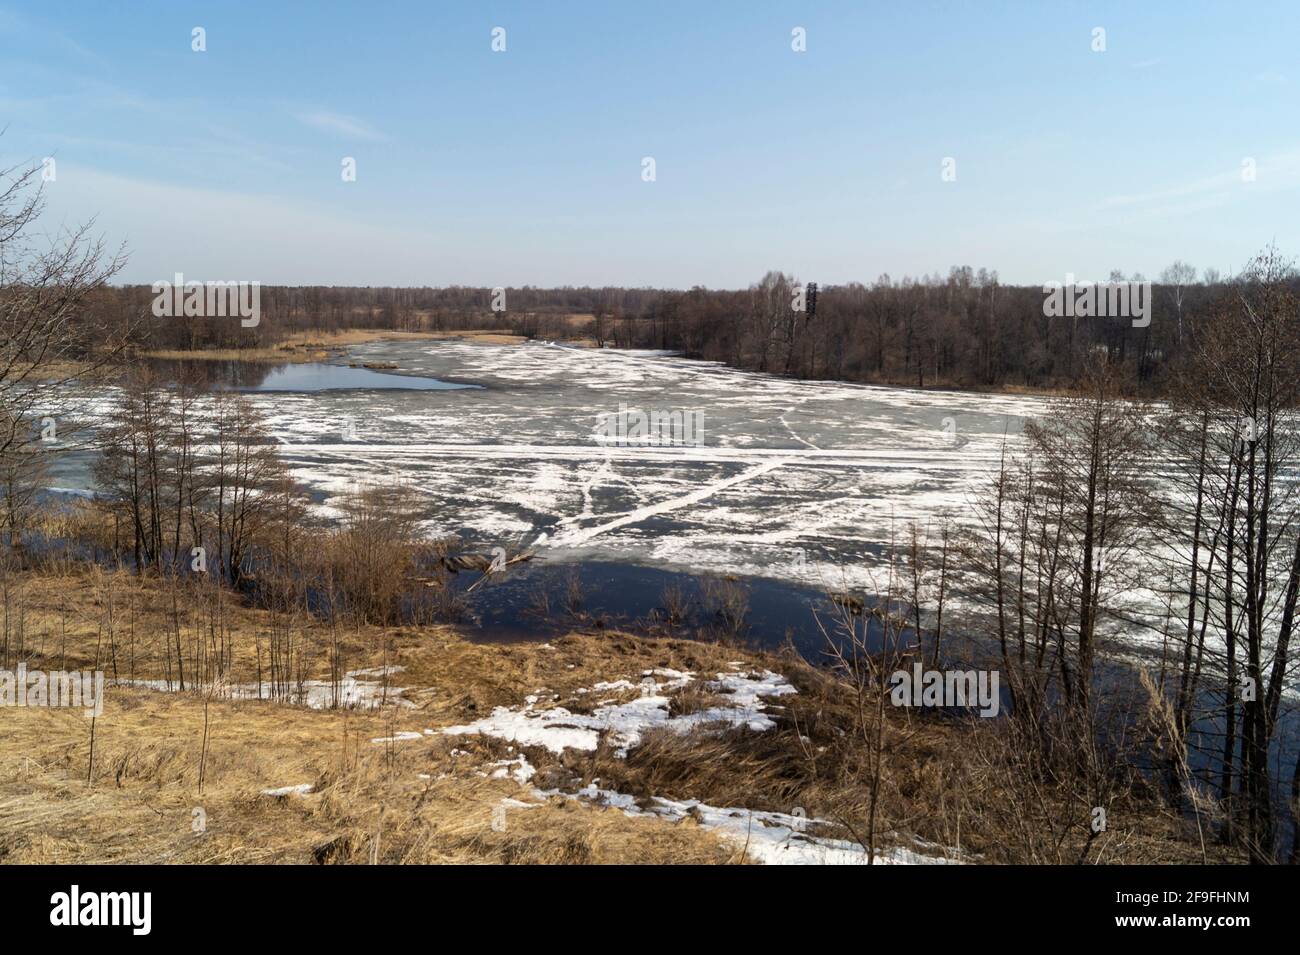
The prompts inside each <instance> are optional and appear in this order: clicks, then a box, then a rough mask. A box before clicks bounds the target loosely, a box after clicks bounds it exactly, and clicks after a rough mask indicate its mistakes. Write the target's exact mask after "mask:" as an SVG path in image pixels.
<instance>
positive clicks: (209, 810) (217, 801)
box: [0, 688, 735, 864]
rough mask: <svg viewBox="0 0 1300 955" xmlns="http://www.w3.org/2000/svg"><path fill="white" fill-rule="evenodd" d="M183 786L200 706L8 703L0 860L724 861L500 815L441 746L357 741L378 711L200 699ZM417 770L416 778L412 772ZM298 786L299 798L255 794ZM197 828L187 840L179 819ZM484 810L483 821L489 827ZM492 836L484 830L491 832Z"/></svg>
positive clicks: (726, 852)
mask: <svg viewBox="0 0 1300 955" xmlns="http://www.w3.org/2000/svg"><path fill="white" fill-rule="evenodd" d="M209 719H210V738H209V743H208V753H207V761H206V767H205V785H204V788H203V792H202V794H200V793H199V791H198V785H197V781H198V763H199V750H200V746H201V740H202V730H203V704H202V700H201V699H200V698H199V697H197V696H193V695H180V694H162V693H154V692H151V691H147V690H142V689H128V688H118V689H115V690H114V691H113V692H112V693H111V694H110V695H109V697H108V700H107V702H106V704H105V709H104V713H103V715H102V716H101V717H100V718H99V719H98V720H96V739H95V769H94V773H93V779H92V781H91V782H90V783H87V781H86V760H87V757H88V748H89V726H90V722H89V720H86V719H85V718H84V717H83V716H82V715H80V714H79V713H68V712H65V711H57V710H54V711H52V710H34V709H31V710H27V709H17V710H13V711H10V712H7V713H6V714H5V720H6V732H5V735H4V737H3V740H2V741H0V861H4V862H12V863H41V864H45V863H60V862H63V863H66V862H83V863H85V862H89V863H108V862H111V863H123V862H164V863H171V862H185V863H231V862H234V863H249V862H257V863H310V862H332V863H353V862H371V861H377V862H382V863H396V862H421V863H424V862H430V863H431V862H544V863H560V862H594V863H600V862H616V861H620V862H627V861H633V862H640V861H644V862H723V861H727V860H728V859H729V858H730V857H732V856H734V854H735V853H734V849H729V848H727V847H724V846H723V845H722V844H721V843H719V842H717V841H716V840H715V839H713V838H712V837H711V836H709V835H708V834H707V833H702V832H698V831H693V827H681V826H672V825H670V824H668V823H665V822H662V821H659V820H653V819H636V820H633V819H628V818H626V817H625V816H623V814H622V813H619V812H615V811H604V810H600V809H597V808H590V807H585V806H583V805H581V804H576V803H573V802H570V801H567V800H561V799H556V800H553V801H552V802H550V803H547V804H544V805H541V806H539V807H537V808H533V809H526V810H525V809H507V810H506V815H505V817H504V818H505V825H504V827H501V826H500V823H499V822H498V825H497V827H494V825H493V822H494V811H497V807H498V806H500V805H501V800H502V799H504V798H518V797H519V796H520V795H521V792H520V789H519V786H518V785H517V784H516V783H515V782H513V781H512V780H509V779H491V778H483V777H481V776H479V775H477V771H478V763H477V762H475V761H473V760H470V759H466V758H464V757H459V758H457V757H453V756H451V755H450V753H451V750H452V748H453V744H454V741H453V740H451V739H450V738H447V737H438V738H431V739H430V740H429V741H428V742H427V743H425V744H422V745H419V746H403V745H393V746H383V745H375V744H373V743H371V742H370V740H371V739H372V738H373V737H374V736H376V735H377V734H378V735H383V734H385V733H387V732H388V731H389V730H390V729H391V726H390V725H387V724H386V720H385V718H384V717H383V716H380V715H377V714H358V713H347V712H340V711H335V712H330V711H312V710H306V709H299V708H295V707H286V706H281V705H277V704H272V703H258V702H234V703H231V702H214V703H212V704H211V706H210V713H209ZM420 774H424V775H426V776H429V777H430V778H429V779H421V778H420ZM298 783H312V784H313V785H314V786H315V791H314V792H313V793H311V794H308V795H305V796H300V795H290V796H284V797H270V796H265V795H262V794H261V790H262V789H271V788H279V787H283V786H289V785H296V784H298ZM196 808H198V809H201V810H202V812H203V813H205V815H206V830H205V831H203V832H201V833H198V832H195V831H194V826H193V823H194V818H195V813H194V810H195V809H196ZM498 818H500V817H498ZM498 830H500V831H498Z"/></svg>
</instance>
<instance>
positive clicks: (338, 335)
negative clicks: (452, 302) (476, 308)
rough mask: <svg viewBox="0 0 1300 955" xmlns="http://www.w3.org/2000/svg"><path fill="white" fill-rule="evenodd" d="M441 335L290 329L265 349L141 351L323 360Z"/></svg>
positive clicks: (183, 356)
mask: <svg viewBox="0 0 1300 955" xmlns="http://www.w3.org/2000/svg"><path fill="white" fill-rule="evenodd" d="M440 337H442V336H441V334H440V333H435V332H401V331H392V330H391V329H382V328H349V329H345V330H342V331H337V332H293V333H291V334H289V335H286V336H285V338H284V340H283V341H281V342H279V343H277V344H275V345H272V346H270V347H267V348H195V349H185V348H161V349H155V350H153V351H146V352H144V353H143V354H144V356H145V357H146V358H166V359H175V360H182V361H258V362H276V363H281V362H287V363H290V364H296V363H300V362H311V361H324V360H325V359H327V358H329V357H331V356H332V355H334V354H335V353H336V352H338V351H340V350H342V349H344V348H347V347H349V346H351V345H363V344H365V343H367V342H376V341H409V340H428V339H432V338H440Z"/></svg>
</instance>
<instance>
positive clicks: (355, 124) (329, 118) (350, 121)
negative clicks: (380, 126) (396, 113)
mask: <svg viewBox="0 0 1300 955" xmlns="http://www.w3.org/2000/svg"><path fill="white" fill-rule="evenodd" d="M298 122H300V123H303V124H305V125H307V126H313V127H315V128H316V129H323V130H325V131H326V132H327V133H339V134H341V135H343V136H348V137H350V138H352V139H369V140H381V139H383V138H384V136H383V135H382V134H381V133H379V132H378V131H377V130H376V129H374V128H373V127H372V126H370V125H369V124H368V123H366V122H365V121H364V120H360V119H357V118H356V117H355V116H347V115H344V114H343V113H332V112H330V111H329V110H325V109H318V110H312V111H311V112H308V113H299V114H298Z"/></svg>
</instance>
